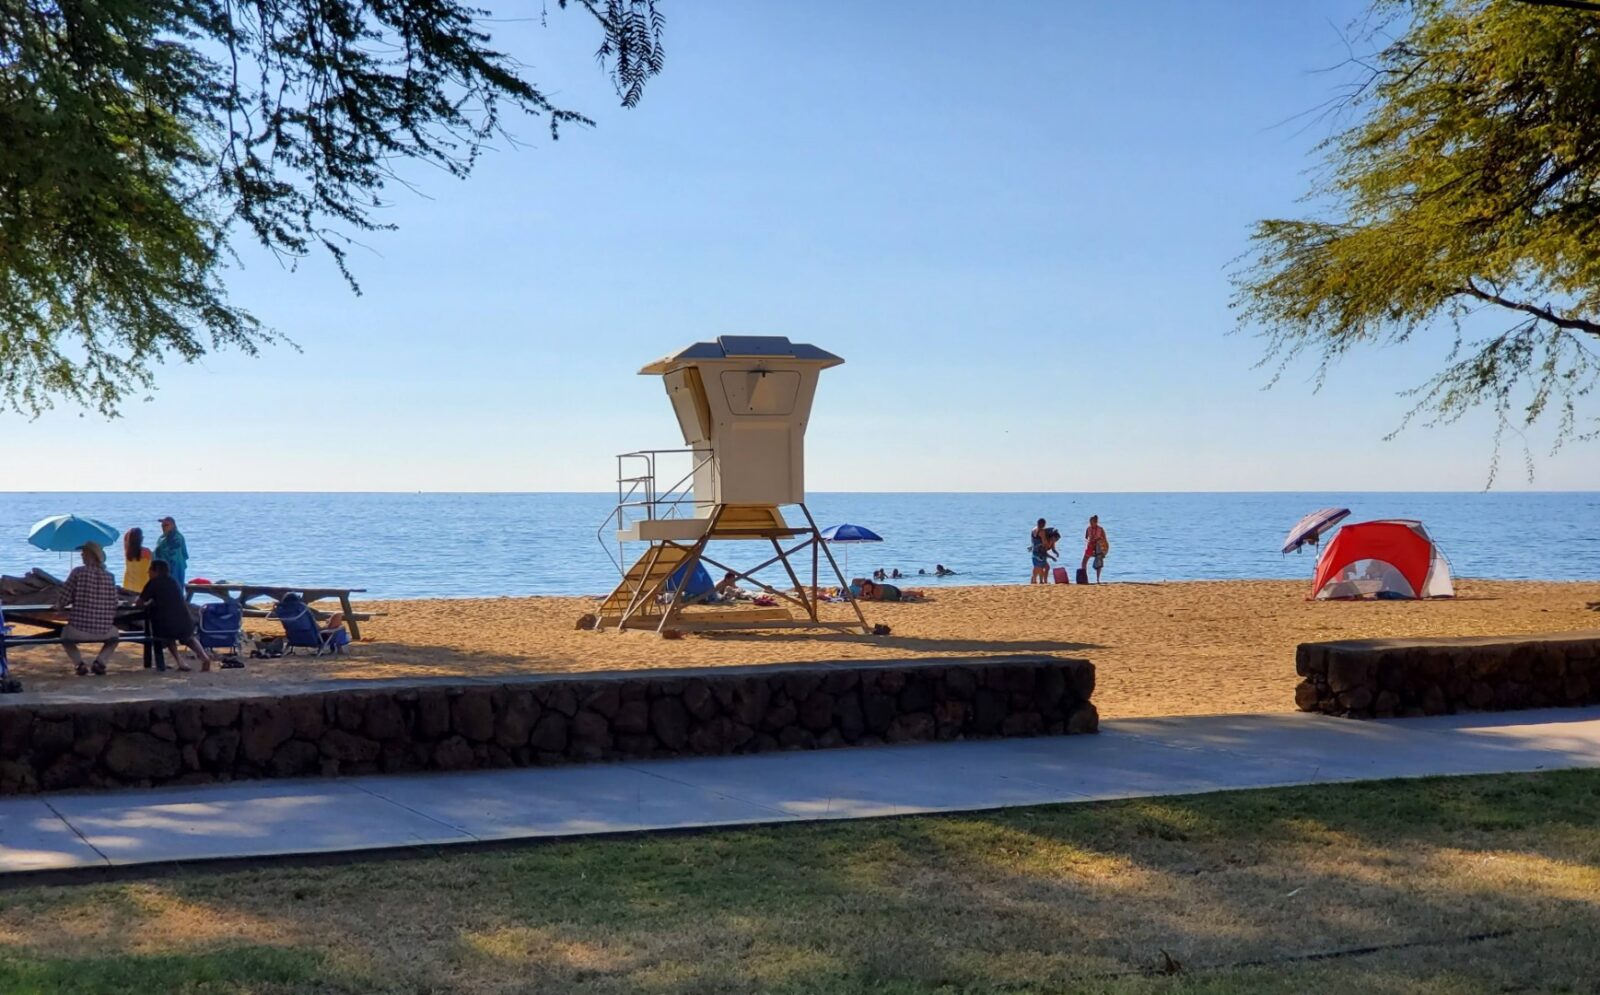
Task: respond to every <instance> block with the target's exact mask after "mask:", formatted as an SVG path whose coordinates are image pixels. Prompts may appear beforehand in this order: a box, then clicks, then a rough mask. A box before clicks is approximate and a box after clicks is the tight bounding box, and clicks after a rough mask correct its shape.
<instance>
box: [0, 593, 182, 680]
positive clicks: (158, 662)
mask: <svg viewBox="0 0 1600 995" xmlns="http://www.w3.org/2000/svg"><path fill="white" fill-rule="evenodd" d="M0 609H3V610H4V611H5V617H6V622H5V624H6V625H7V626H15V625H26V626H31V627H32V628H35V629H43V630H44V634H42V635H37V636H27V635H20V636H10V637H7V641H8V642H10V643H12V644H13V645H16V646H30V645H32V646H37V645H41V644H46V643H59V642H61V634H62V633H63V632H64V631H66V628H67V613H66V612H65V611H61V610H60V609H58V608H56V606H55V605H3V606H0ZM112 624H113V625H115V626H116V627H117V631H118V632H119V633H120V634H121V635H122V639H123V641H124V642H141V643H143V644H144V665H145V668H146V669H149V668H150V667H151V666H154V667H155V668H156V669H157V670H166V669H167V660H166V654H165V653H164V652H163V651H162V649H161V643H160V642H159V641H157V640H156V638H155V635H154V633H152V632H151V631H150V614H149V612H147V611H145V610H144V609H143V608H141V607H140V606H138V605H136V604H134V603H133V602H131V601H128V602H123V603H122V604H119V605H118V606H117V612H116V615H114V616H113V618H112ZM134 633H137V634H136V635H135V634H134Z"/></svg>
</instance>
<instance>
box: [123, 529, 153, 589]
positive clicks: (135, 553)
mask: <svg viewBox="0 0 1600 995" xmlns="http://www.w3.org/2000/svg"><path fill="white" fill-rule="evenodd" d="M122 558H123V561H124V562H123V565H122V589H123V590H125V591H132V592H133V593H135V594H138V593H139V592H140V591H143V590H144V586H145V584H147V583H149V582H150V551H149V550H148V549H145V548H144V529H141V528H131V529H129V530H128V531H127V532H124V533H123V534H122Z"/></svg>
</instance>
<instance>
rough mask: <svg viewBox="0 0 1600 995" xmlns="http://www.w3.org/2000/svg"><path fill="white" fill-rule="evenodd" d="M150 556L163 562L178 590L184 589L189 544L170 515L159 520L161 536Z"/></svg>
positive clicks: (187, 567) (187, 568) (187, 570)
mask: <svg viewBox="0 0 1600 995" xmlns="http://www.w3.org/2000/svg"><path fill="white" fill-rule="evenodd" d="M150 558H151V559H153V560H160V561H161V562H162V563H165V564H166V565H167V572H168V573H170V574H172V579H173V580H175V581H177V582H178V590H179V591H183V590H184V586H183V585H184V583H185V580H184V578H185V577H186V576H187V575H188V572H189V544H188V543H186V542H184V541H183V533H182V532H179V531H178V523H177V522H175V521H173V519H172V516H171V515H168V516H167V517H166V518H163V519H162V520H161V538H160V539H159V540H157V542H156V548H155V552H154V553H152V554H151V556H150Z"/></svg>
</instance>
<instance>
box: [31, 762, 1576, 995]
mask: <svg viewBox="0 0 1600 995" xmlns="http://www.w3.org/2000/svg"><path fill="white" fill-rule="evenodd" d="M1597 861H1600V772H1593V771H1571V772H1556V773H1549V774H1539V775H1509V776H1499V777H1481V778H1463V779H1432V780H1420V781H1404V782H1379V783H1362V784H1344V785H1324V786H1317V787H1308V788H1294V789H1275V790H1266V791H1254V792H1234V793H1227V794H1214V795H1201V796H1190V797H1167V798H1154V799H1141V800H1136V801H1126V802H1109V803H1099V804H1085V805H1071V806H1049V807H1039V808H1030V809H1012V810H1004V811H999V812H994V813H985V814H971V815H953V816H938V817H915V818H903V819H887V820H877V821H869V822H859V823H835V824H826V823H820V824H805V825H790V826H775V827H770V828H761V829H744V830H736V831H729V832H713V833H703V834H695V835H687V836H655V837H631V838H626V839H617V840H592V841H581V842H580V841H575V842H565V843H554V844H548V845H540V846H533V847H529V848H525V849H518V850H512V851H507V852H496V853H477V854H461V853H456V854H448V853H447V854H445V855H442V856H439V857H434V858H426V859H418V860H410V861H395V862H391V863H365V864H360V865H355V866H349V867H318V868H298V869H296V868H277V869H271V868H269V869H264V870H254V871H244V872H230V873H226V874H217V875H196V876H190V877H175V878H166V879H161V880H160V881H157V882H151V883H145V884H128V885H118V886H96V887H112V888H133V889H144V890H146V891H148V890H149V889H157V890H159V891H164V892H170V893H172V894H171V897H173V898H176V899H180V900H182V901H184V902H189V903H196V904H203V905H206V906H208V907H209V908H211V909H214V910H215V911H216V913H217V914H218V915H227V914H229V912H230V910H237V911H238V912H240V913H248V914H250V915H252V916H257V917H277V918H280V919H282V921H283V922H284V923H285V924H287V925H292V927H293V928H292V930H286V932H287V933H292V934H293V935H296V936H299V937H302V938H305V937H311V938H321V939H320V940H314V941H308V940H305V939H302V940H300V941H297V942H298V943H300V944H301V945H300V946H296V947H294V948H292V951H293V952H295V953H297V954H304V955H306V956H310V957H316V956H326V955H327V954H328V953H329V952H330V951H338V952H339V954H340V958H339V960H340V962H342V963H359V964H363V965H371V969H372V970H374V971H376V972H377V974H376V975H375V976H373V977H365V976H363V977H359V978H357V977H355V976H354V975H351V974H348V973H344V972H346V971H348V970H349V968H334V969H330V970H331V973H329V974H328V975H327V976H325V977H322V978H320V979H318V981H317V982H316V985H313V984H312V983H311V982H310V981H308V980H305V978H304V975H297V976H293V977H291V979H290V980H287V981H283V982H275V984H277V987H272V985H270V984H257V985H255V987H250V986H249V985H247V984H244V983H242V982H241V983H239V984H236V985H234V987H229V985H230V984H234V983H233V982H231V981H229V982H225V983H219V984H218V985H214V986H211V987H204V986H191V987H194V988H196V990H201V991H213V990H214V991H228V992H232V991H256V990H264V991H279V990H282V991H287V992H311V991H324V990H340V991H342V990H381V991H406V992H412V991H418V992H420V991H428V992H433V993H438V995H457V993H459V995H467V993H472V995H480V993H500V992H505V993H510V992H523V991H563V992H567V991H570V992H585V993H613V992H615V993H622V992H630V993H632V992H643V993H668V992H684V993H688V992H706V991H726V992H779V993H790V995H801V993H811V995H824V993H828V995H832V993H846V992H878V993H882V992H896V993H900V992H903V993H918V995H922V993H928V995H932V993H955V992H962V993H985V992H994V993H999V992H1005V993H1008V995H1017V993H1028V992H1040V993H1042V992H1047V991H1051V992H1055V991H1104V992H1113V993H1132V992H1143V991H1158V992H1166V991H1184V992H1195V991H1201V992H1207V991H1214V992H1236V991H1238V992H1258V991H1260V992H1265V991H1281V990H1290V989H1292V990H1305V991H1312V990H1314V991H1319V992H1350V993H1360V995H1366V993H1370V992H1374V991H1399V990H1415V991H1429V992H1434V991H1437V992H1447V993H1450V995H1458V993H1468V992H1471V993H1476V992H1480V991H1482V992H1485V993H1487V992H1491V991H1515V990H1539V991H1560V990H1563V986H1565V988H1566V990H1572V991H1585V990H1589V989H1588V988H1586V987H1584V986H1586V985H1589V984H1591V983H1592V980H1593V978H1594V977H1596V976H1600V971H1597V969H1600V955H1597V953H1596V951H1595V950H1594V946H1595V945H1594V944H1593V943H1592V940H1591V939H1590V938H1592V936H1593V935H1596V934H1597V933H1600V904H1597V903H1600V871H1597V868H1596V862H1597ZM63 893H64V894H63ZM71 894H72V889H56V890H55V891H49V890H46V889H38V890H37V893H34V894H31V895H28V896H22V897H20V898H15V897H14V896H8V897H12V898H14V908H15V907H16V905H15V903H20V904H21V908H18V909H17V913H18V914H15V915H5V914H4V906H0V936H5V937H7V939H6V940H5V941H4V944H3V945H0V965H4V966H3V967H0V980H5V979H8V978H23V979H26V978H27V977H29V975H26V974H21V973H17V972H22V971H32V972H35V975H37V976H39V977H45V976H47V975H40V974H38V972H41V971H62V970H64V969H63V968H61V967H59V966H57V965H56V961H55V960H52V959H51V958H49V957H42V956H41V957H34V956H32V955H30V954H29V952H28V950H29V948H31V947H32V946H33V945H34V943H35V942H42V938H41V937H36V936H31V935H30V933H29V930H30V929H38V930H48V929H49V928H50V923H51V922H52V916H51V911H50V910H51V908H52V905H53V903H65V902H66V901H67V898H66V897H65V896H70V895H71ZM71 911H72V910H70V909H64V910H62V911H61V913H60V914H63V915H65V914H69V913H70V912H71ZM129 925H135V927H136V924H123V925H122V928H123V929H126V928H128V926H129ZM1473 937H1477V938H1479V939H1476V940H1474V939H1472V938H1473ZM114 944H115V939H114V941H113V944H112V945H114ZM250 949H252V948H250V947H238V948H234V949H232V950H227V951H222V952H218V953H217V954H216V956H219V957H222V956H228V957H231V956H233V955H234V954H235V953H236V952H239V951H248V950H250ZM1324 955H1331V956H1324ZM101 956H103V955H102V954H101V953H99V952H98V950H97V948H96V947H95V945H93V944H90V943H85V944H84V955H83V957H82V959H72V960H70V963H71V964H76V965H79V966H80V967H82V968H84V969H86V971H87V973H82V974H81V976H82V977H85V978H89V979H91V980H93V982H94V983H93V984H92V985H88V986H85V985H79V987H78V988H77V989H73V988H70V987H69V988H66V989H63V990H67V991H72V990H78V991H82V992H84V993H86V995H88V993H93V995H98V993H100V992H109V991H125V990H149V991H156V990H167V989H166V988H165V987H164V986H163V985H162V984H160V983H152V984H150V985H147V986H144V987H142V988H128V987H124V986H121V985H120V984H112V982H117V981H120V980H121V979H120V978H119V977H118V976H116V975H108V974H105V973H103V971H102V972H101V973H95V972H96V971H100V968H98V967H96V966H95V965H96V964H98V963H99V961H98V960H97V958H100V957H101ZM110 959H111V961H113V962H120V961H121V960H123V959H125V958H123V957H121V956H118V955H113V956H111V958H110ZM315 963H316V961H315V960H300V961H294V962H293V963H292V965H291V966H293V965H299V966H294V967H293V970H296V971H298V970H301V969H302V968H304V967H305V966H306V965H314V964H315ZM1163 967H1166V968H1170V969H1174V970H1176V972H1177V973H1176V974H1174V975H1173V976H1172V977H1165V976H1162V975H1160V974H1159V971H1160V970H1161V969H1162V968H1163ZM90 969H92V970H90ZM275 969H276V968H274V967H273V966H272V964H271V963H270V962H264V963H263V964H261V965H258V966H257V967H253V968H251V969H250V970H252V971H258V972H260V973H261V974H262V975H263V976H264V975H265V974H266V973H268V972H270V971H271V970H275ZM4 970H10V971H12V972H13V974H12V975H10V976H7V975H6V974H4V973H3V971H4ZM49 976H52V977H53V976H56V975H49ZM62 976H64V975H62ZM252 977H253V976H252ZM1441 979H1443V981H1444V982H1445V983H1441ZM158 980H159V979H158ZM257 980H259V979H257ZM321 985H328V986H334V987H331V988H324V987H318V986H321ZM338 986H344V987H338ZM36 987H38V986H37V985H36ZM0 990H6V991H9V990H11V989H10V988H8V987H6V986H4V985H0ZM18 990H22V991H27V990H28V989H27V988H26V987H21V988H19V989H18ZM41 990H50V989H48V987H46V988H43V989H41Z"/></svg>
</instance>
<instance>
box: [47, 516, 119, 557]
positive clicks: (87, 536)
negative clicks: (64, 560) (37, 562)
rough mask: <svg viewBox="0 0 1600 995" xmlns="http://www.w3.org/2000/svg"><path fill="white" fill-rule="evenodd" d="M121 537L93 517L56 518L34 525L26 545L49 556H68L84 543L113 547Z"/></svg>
mask: <svg viewBox="0 0 1600 995" xmlns="http://www.w3.org/2000/svg"><path fill="white" fill-rule="evenodd" d="M121 535H122V533H121V532H118V531H117V530H116V529H114V528H112V527H111V526H109V525H107V524H106V523H105V522H102V521H100V520H99V519H96V518H82V517H80V516H78V515H57V516H55V517H54V518H46V519H45V520H44V521H42V522H35V523H33V528H31V529H29V530H28V542H30V543H32V544H33V545H34V546H37V547H38V548H40V549H44V550H49V551H50V552H52V553H70V552H73V551H74V550H78V549H82V548H83V544H84V543H86V542H97V543H99V544H100V545H102V546H109V545H113V544H115V543H116V541H117V539H118V538H119V537H120V536H121Z"/></svg>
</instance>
